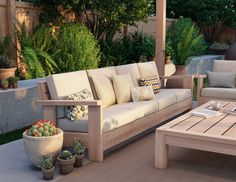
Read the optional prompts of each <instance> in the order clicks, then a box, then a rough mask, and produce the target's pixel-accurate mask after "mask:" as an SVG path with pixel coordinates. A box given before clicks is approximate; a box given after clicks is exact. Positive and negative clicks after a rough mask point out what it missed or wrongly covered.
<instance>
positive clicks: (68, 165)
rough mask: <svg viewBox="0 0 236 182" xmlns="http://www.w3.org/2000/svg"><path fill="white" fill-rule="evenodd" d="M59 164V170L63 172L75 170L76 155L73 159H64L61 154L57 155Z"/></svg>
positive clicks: (64, 173)
mask: <svg viewBox="0 0 236 182" xmlns="http://www.w3.org/2000/svg"><path fill="white" fill-rule="evenodd" d="M57 160H58V164H59V171H60V173H61V174H63V175H66V174H69V173H71V172H72V171H73V170H74V163H75V156H73V158H72V159H68V160H64V159H61V158H60V156H58V157H57Z"/></svg>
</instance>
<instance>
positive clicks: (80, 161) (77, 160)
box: [74, 154, 84, 167]
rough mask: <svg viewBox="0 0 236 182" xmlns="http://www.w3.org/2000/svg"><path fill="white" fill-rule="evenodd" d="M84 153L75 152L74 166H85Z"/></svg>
mask: <svg viewBox="0 0 236 182" xmlns="http://www.w3.org/2000/svg"><path fill="white" fill-rule="evenodd" d="M83 159H84V155H77V154H75V164H74V167H82V166H83Z"/></svg>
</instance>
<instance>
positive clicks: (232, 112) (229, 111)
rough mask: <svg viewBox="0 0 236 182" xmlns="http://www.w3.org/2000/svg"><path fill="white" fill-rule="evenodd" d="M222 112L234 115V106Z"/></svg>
mask: <svg viewBox="0 0 236 182" xmlns="http://www.w3.org/2000/svg"><path fill="white" fill-rule="evenodd" d="M224 113H226V114H230V115H236V107H235V108H233V109H231V110H224Z"/></svg>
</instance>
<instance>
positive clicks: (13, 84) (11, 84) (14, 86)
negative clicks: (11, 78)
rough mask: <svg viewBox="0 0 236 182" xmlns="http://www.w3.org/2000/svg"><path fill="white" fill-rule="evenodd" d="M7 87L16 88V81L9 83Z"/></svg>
mask: <svg viewBox="0 0 236 182" xmlns="http://www.w3.org/2000/svg"><path fill="white" fill-rule="evenodd" d="M9 88H17V83H10V84H9Z"/></svg>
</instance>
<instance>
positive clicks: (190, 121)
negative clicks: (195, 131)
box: [172, 116, 204, 131]
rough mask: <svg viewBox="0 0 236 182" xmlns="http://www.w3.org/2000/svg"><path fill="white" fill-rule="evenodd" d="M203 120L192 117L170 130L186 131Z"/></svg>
mask: <svg viewBox="0 0 236 182" xmlns="http://www.w3.org/2000/svg"><path fill="white" fill-rule="evenodd" d="M203 120H204V118H201V117H196V116H192V117H190V118H187V119H186V120H183V121H182V122H180V123H178V124H177V125H175V126H173V127H172V129H175V130H182V131H187V130H188V129H189V128H191V127H193V126H194V125H196V124H198V123H199V122H201V121H203Z"/></svg>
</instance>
